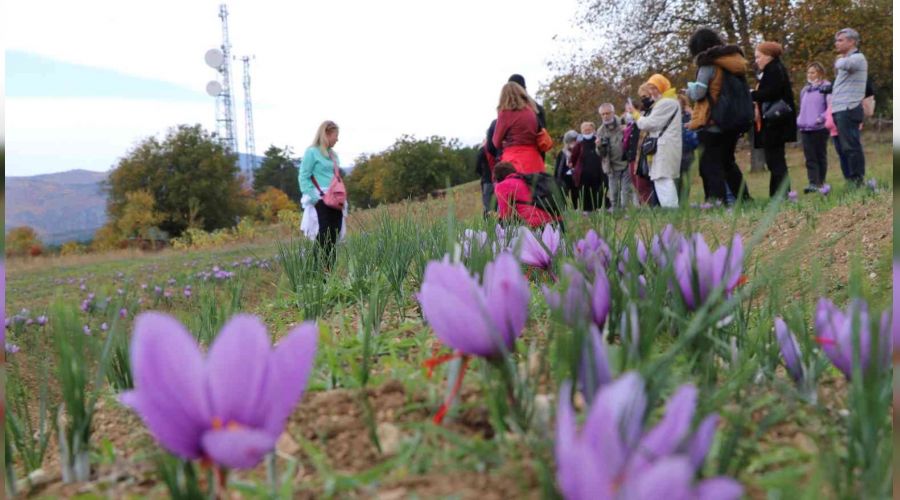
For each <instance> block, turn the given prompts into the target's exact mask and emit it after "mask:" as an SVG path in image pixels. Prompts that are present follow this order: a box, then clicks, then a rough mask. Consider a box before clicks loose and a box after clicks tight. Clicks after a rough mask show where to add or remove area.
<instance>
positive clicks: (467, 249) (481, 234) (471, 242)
mask: <svg viewBox="0 0 900 500" xmlns="http://www.w3.org/2000/svg"><path fill="white" fill-rule="evenodd" d="M486 243H487V233H486V232H485V231H475V230H472V229H466V230H465V231H463V237H462V252H463V256H465V257H466V258H468V257H470V256H471V255H472V250H473V249H474V248H476V247H477V248H484V245H485V244H486Z"/></svg>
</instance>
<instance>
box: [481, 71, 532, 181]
mask: <svg viewBox="0 0 900 500" xmlns="http://www.w3.org/2000/svg"><path fill="white" fill-rule="evenodd" d="M539 132H540V127H539V126H538V115H537V104H536V103H535V102H534V101H533V100H532V99H531V97H529V96H528V92H526V91H525V89H524V88H523V87H522V86H521V85H519V84H518V83H516V82H509V83H507V84H506V85H504V86H503V90H501V91H500V104H499V105H498V106H497V126H496V127H495V128H494V136H493V137H492V138H491V142H493V143H494V146H496V147H497V148H498V149H501V150H502V151H503V153H502V155H501V156H500V161H507V162H510V163H512V164H513V165H514V166H515V167H516V171H517V172H519V173H521V174H533V173H536V172H543V171H544V158H543V156H541V151H540V150H539V149H538V145H537V140H538V133H539Z"/></svg>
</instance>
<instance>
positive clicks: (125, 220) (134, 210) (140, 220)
mask: <svg viewBox="0 0 900 500" xmlns="http://www.w3.org/2000/svg"><path fill="white" fill-rule="evenodd" d="M125 200H126V201H125V207H124V208H123V209H122V216H121V217H119V219H118V220H117V221H116V228H117V229H118V230H119V233H120V234H121V235H122V236H124V237H126V238H131V237H135V236H140V237H141V238H144V239H148V238H149V234H150V229H151V228H153V227H154V226H156V225H157V224H159V223H160V222H161V221H162V215H161V214H160V213H158V212H156V210H155V206H156V200H154V199H153V195H152V194H150V192H149V191H147V190H145V189H142V190H139V191H133V192H131V193H126V194H125Z"/></svg>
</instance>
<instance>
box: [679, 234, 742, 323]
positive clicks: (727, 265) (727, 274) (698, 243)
mask: <svg viewBox="0 0 900 500" xmlns="http://www.w3.org/2000/svg"><path fill="white" fill-rule="evenodd" d="M743 262H744V247H743V243H742V240H741V235H739V234H736V235H734V240H733V241H732V244H731V248H730V249H729V248H728V247H725V246H721V247H719V248H718V249H717V250H716V252H715V253H712V252H710V250H709V246H707V245H706V241H705V240H704V239H703V235H701V234H700V233H695V234H694V236H693V238H691V239H690V240H688V239H684V240H682V242H681V248H679V250H678V253H677V254H676V255H675V264H674V265H675V278H676V280H677V282H678V289H679V291H680V292H681V296H682V298H683V299H684V303H685V305H686V306H687V308H688V309H690V310H692V311H693V310H696V309H699V308H700V306H702V305H703V303H704V302H706V299H707V297H709V294H710V293H712V291H713V290H714V289H715V288H716V287H718V286H722V285H724V287H725V291H724V293H725V296H726V297H727V296H730V295H731V293H732V292H733V291H734V289H735V288H736V287H737V286H738V284H739V283H740V281H741V277H742V274H741V273H742V270H743V266H744V264H743ZM695 285H696V286H695Z"/></svg>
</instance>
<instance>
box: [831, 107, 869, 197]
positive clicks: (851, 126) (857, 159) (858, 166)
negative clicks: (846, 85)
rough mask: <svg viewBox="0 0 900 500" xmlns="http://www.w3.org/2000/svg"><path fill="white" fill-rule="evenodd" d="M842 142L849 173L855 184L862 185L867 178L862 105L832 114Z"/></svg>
mask: <svg viewBox="0 0 900 500" xmlns="http://www.w3.org/2000/svg"><path fill="white" fill-rule="evenodd" d="M832 116H833V117H834V123H835V125H837V129H838V137H839V138H840V140H841V151H842V152H843V153H844V156H845V157H846V158H847V173H848V174H850V175H849V177H848V178H849V179H850V180H852V181H853V182H857V183H861V182H862V181H863V178H864V177H865V176H866V157H865V156H864V155H863V150H862V142H861V141H860V136H859V126H860V124H862V121H863V109H862V104H860V105H859V106H857V107H855V108H853V109H848V110H845V111H838V112H837V113H832Z"/></svg>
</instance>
